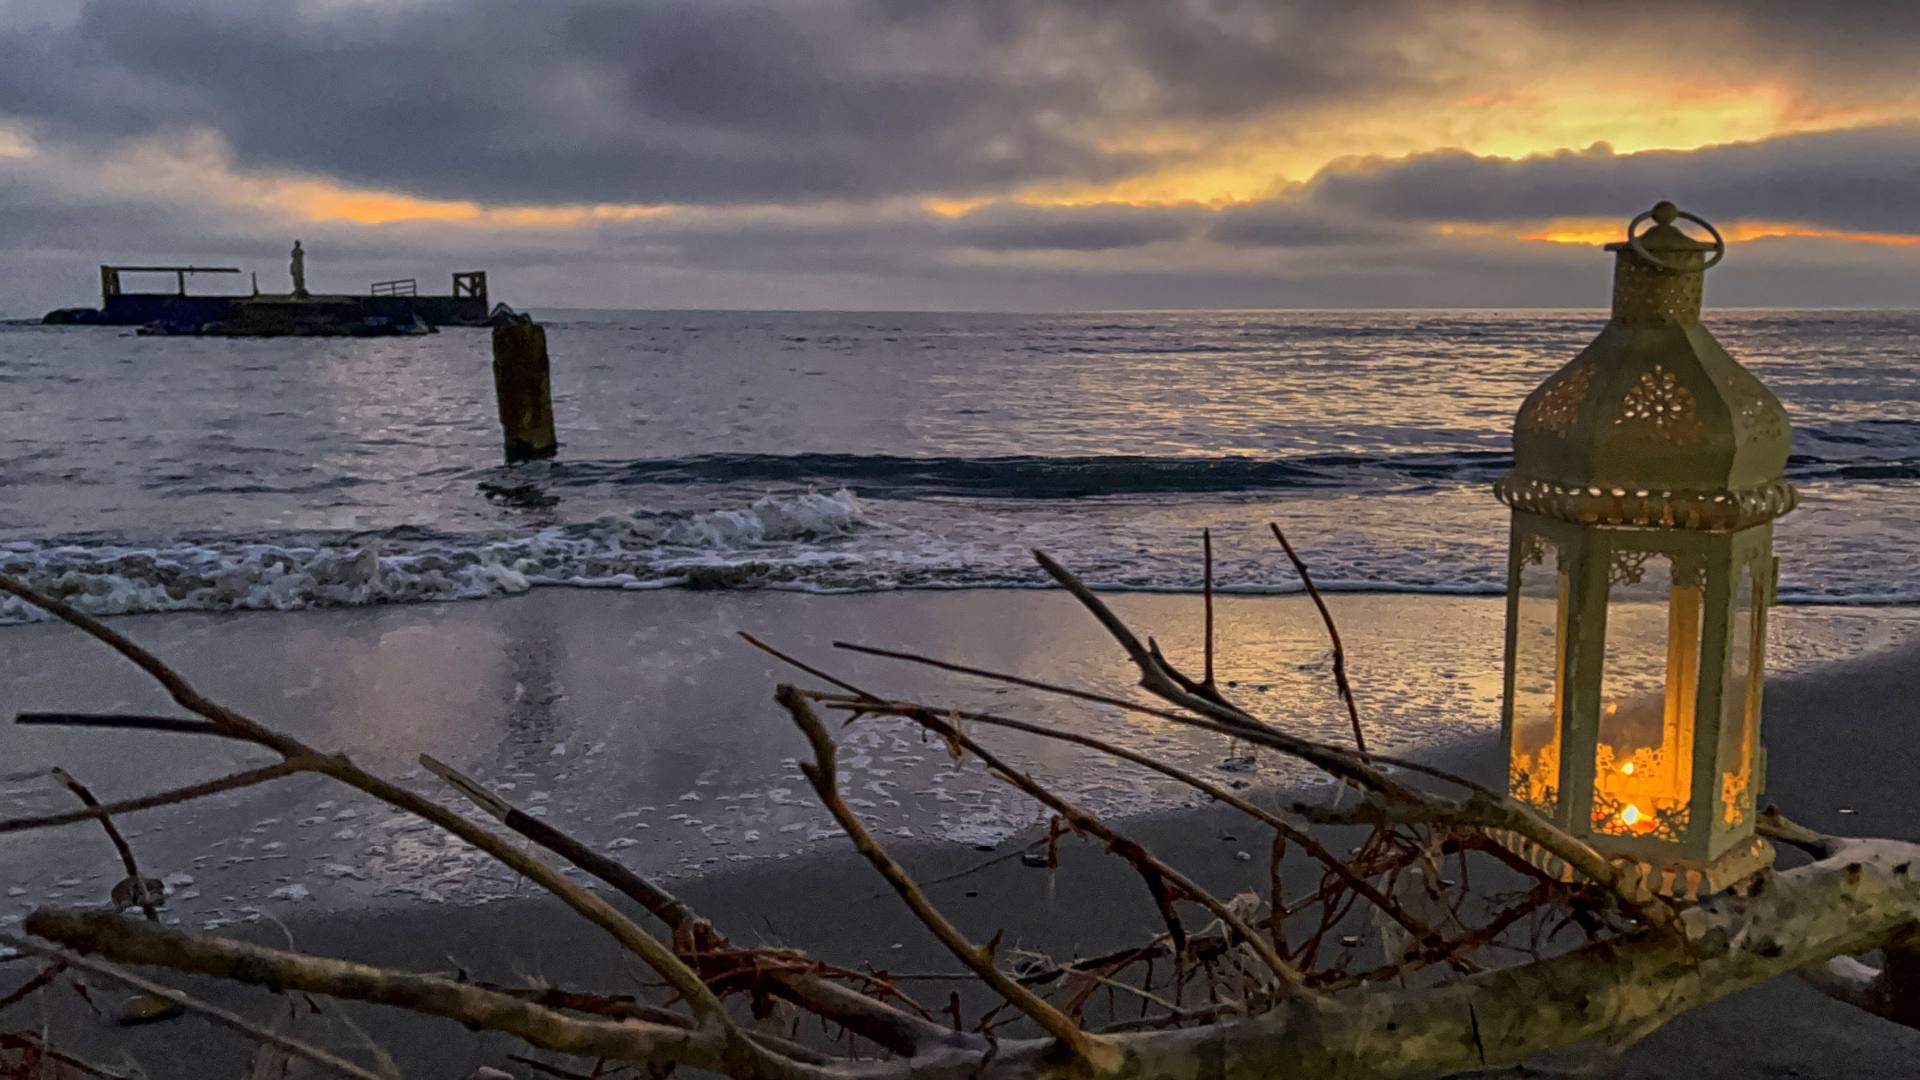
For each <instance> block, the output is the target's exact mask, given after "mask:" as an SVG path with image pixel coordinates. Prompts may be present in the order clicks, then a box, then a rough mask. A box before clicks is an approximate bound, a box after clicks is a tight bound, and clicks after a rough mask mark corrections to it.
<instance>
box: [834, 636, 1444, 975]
mask: <svg viewBox="0 0 1920 1080" xmlns="http://www.w3.org/2000/svg"><path fill="white" fill-rule="evenodd" d="M869 651H875V652H878V651H879V650H869ZM820 700H823V701H824V702H826V703H828V704H831V705H832V706H833V707H835V708H862V707H863V706H858V705H849V704H844V703H842V702H840V701H839V700H838V699H830V698H829V699H820ZM865 708H866V711H868V712H875V713H891V714H894V715H899V716H908V717H913V716H914V715H915V714H921V713H933V712H936V711H937V712H938V713H940V714H943V715H945V716H950V717H954V718H956V719H962V720H966V721H969V722H972V723H980V724H988V725H991V726H994V727H1002V728H1007V729H1009V730H1012V731H1023V732H1026V733H1027V734H1029V735H1038V736H1040V737H1041V738H1046V739H1054V740H1057V741H1059V742H1068V743H1073V744H1074V745H1076V746H1085V747H1087V748H1089V749H1092V750H1098V751H1100V752H1101V753H1103V754H1107V755H1110V756H1112V757H1116V758H1119V759H1120V760H1122V761H1127V762H1131V763H1132V764H1135V765H1139V766H1140V767H1142V768H1146V769H1151V770H1153V771H1154V772H1157V773H1159V774H1161V775H1162V776H1166V777H1169V778H1171V779H1174V780H1177V781H1179V782H1180V783H1182V784H1185V785H1187V786H1188V787H1191V788H1193V789H1194V790H1195V791H1199V792H1201V793H1203V794H1205V795H1207V796H1208V797H1210V798H1213V799H1216V800H1218V801H1220V802H1223V803H1225V804H1227V805H1228V806H1231V807H1233V808H1234V809H1235V810H1238V811H1240V812H1241V813H1243V814H1246V815H1247V816H1249V817H1251V818H1253V819H1255V820H1256V821H1259V822H1261V823H1262V824H1264V825H1266V826H1268V827H1269V828H1271V829H1273V830H1274V832H1275V834H1276V836H1277V837H1283V838H1285V839H1287V840H1291V841H1292V842H1294V843H1296V844H1298V845H1300V848H1301V850H1303V851H1305V852H1307V853H1308V854H1309V855H1311V856H1312V857H1313V858H1314V859H1315V860H1317V861H1318V862H1320V863H1321V865H1323V866H1325V867H1326V868H1327V869H1328V870H1329V871H1331V872H1332V873H1333V874H1335V875H1337V876H1338V877H1339V878H1340V879H1341V880H1342V881H1344V882H1345V883H1346V884H1347V885H1348V886H1349V887H1350V888H1352V889H1354V890H1355V891H1357V892H1359V893H1361V894H1362V895H1363V896H1365V897H1366V898H1367V899H1368V900H1369V901H1371V902H1372V903H1373V904H1374V905H1375V906H1376V907H1378V908H1380V910H1381V911H1383V912H1385V913H1386V914H1387V915H1388V916H1389V917H1390V918H1392V919H1393V920H1394V921H1395V922H1397V923H1399V924H1400V925H1401V926H1402V927H1404V928H1405V929H1406V930H1407V931H1408V932H1409V933H1411V934H1413V935H1414V937H1415V938H1417V939H1421V940H1425V939H1427V938H1430V937H1433V936H1434V932H1433V930H1432V929H1431V928H1430V927H1427V926H1425V925H1423V924H1422V923H1420V922H1419V921H1418V920H1417V919H1414V918H1413V917H1412V916H1411V915H1409V914H1407V912H1406V910H1405V908H1403V907H1402V906H1401V905H1400V904H1399V903H1398V902H1397V901H1395V900H1394V899H1393V898H1392V897H1389V896H1387V895H1386V894H1384V893H1382V892H1380V891H1379V890H1378V889H1376V888H1375V887H1374V886H1373V884H1372V883H1371V882H1369V881H1367V880H1366V879H1365V878H1363V877H1360V876H1359V875H1358V874H1355V873H1354V871H1353V868H1352V867H1350V866H1348V865H1347V863H1346V861H1345V860H1343V859H1341V858H1340V857H1339V856H1338V855H1336V854H1334V853H1333V852H1332V851H1330V850H1328V849H1327V847H1326V845H1324V844H1322V843H1320V841H1318V840H1316V839H1315V838H1314V837H1313V836H1312V834H1310V833H1307V832H1305V831H1304V830H1302V829H1299V828H1297V827H1296V826H1294V825H1292V824H1291V823H1289V822H1287V821H1286V820H1285V819H1283V818H1280V817H1277V816H1275V815H1274V814H1272V813H1269V812H1268V811H1266V810H1263V809H1261V808H1260V807H1258V806H1256V805H1254V804H1253V803H1251V802H1248V801H1247V800H1246V799H1243V798H1241V797H1240V796H1238V795H1236V794H1234V793H1233V792H1231V791H1229V790H1227V789H1226V788H1223V787H1221V786H1220V785H1218V784H1215V783H1212V782H1210V781H1208V780H1205V779H1203V778H1201V777H1199V776H1197V775H1195V774H1194V773H1191V772H1188V771H1187V770H1185V769H1182V768H1180V767H1178V766H1176V765H1170V764H1168V763H1166V762H1164V761H1161V760H1160V759H1158V758H1155V757H1153V756H1151V755H1149V754H1142V753H1140V752H1138V751H1135V750H1129V749H1127V748H1126V747H1124V746H1120V745H1119V744H1117V743H1112V742H1108V741H1106V740H1104V739H1097V738H1094V737H1093V736H1091V735H1081V734H1078V733H1077V732H1072V731H1067V730H1065V729H1062V728H1055V727H1047V726H1045V725H1042V724H1034V723H1029V722H1027V721H1024V720H1015V719H1012V718H1010V717H1004V716H998V715H995V714H992V713H981V712H971V711H966V710H953V709H941V710H932V709H929V708H927V707H926V706H924V705H915V704H912V703H909V702H887V703H885V704H884V705H879V706H865ZM1277 940H1278V939H1276V941H1277Z"/></svg>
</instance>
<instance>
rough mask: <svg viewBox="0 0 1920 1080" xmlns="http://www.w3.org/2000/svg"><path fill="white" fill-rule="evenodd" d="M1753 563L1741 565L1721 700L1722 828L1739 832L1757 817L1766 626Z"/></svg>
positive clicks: (1720, 811) (1735, 589)
mask: <svg viewBox="0 0 1920 1080" xmlns="http://www.w3.org/2000/svg"><path fill="white" fill-rule="evenodd" d="M1753 566H1754V564H1753V562H1752V561H1751V560H1748V561H1743V562H1742V563H1740V565H1739V567H1738V570H1737V576H1736V577H1735V579H1734V586H1733V619H1732V621H1731V622H1730V623H1728V626H1727V648H1728V651H1729V654H1730V655H1729V656H1728V658H1727V685H1726V692H1725V693H1724V694H1723V695H1722V696H1721V699H1720V700H1721V720H1720V756H1719V761H1720V766H1721V768H1722V769H1723V770H1724V771H1723V772H1722V773H1721V775H1720V799H1719V805H1718V812H1719V815H1720V826H1721V828H1722V829H1736V828H1738V827H1740V826H1741V825H1744V824H1745V823H1746V822H1747V821H1748V820H1749V819H1750V818H1752V816H1753V803H1754V794H1755V791H1754V775H1753V773H1754V765H1755V760H1754V759H1755V756H1756V755H1755V753H1754V743H1755V736H1756V731H1755V728H1756V726H1757V725H1758V723H1759V719H1760V665H1761V661H1762V660H1763V658H1764V657H1765V648H1766V646H1765V638H1764V635H1765V633H1766V627H1765V626H1764V624H1763V621H1762V617H1761V615H1760V611H1759V609H1758V607H1757V606H1756V604H1755V603H1754V581H1753Z"/></svg>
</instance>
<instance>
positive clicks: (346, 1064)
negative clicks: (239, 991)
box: [0, 913, 394, 1080]
mask: <svg viewBox="0 0 1920 1080" xmlns="http://www.w3.org/2000/svg"><path fill="white" fill-rule="evenodd" d="M90 917H92V918H97V919H102V920H110V921H112V922H113V923H114V924H115V925H117V926H122V927H136V928H137V927H145V928H146V929H148V930H149V931H153V932H161V933H164V932H165V931H160V930H159V929H158V927H157V926H155V925H154V924H152V923H134V922H128V921H126V920H124V919H120V918H118V917H116V916H113V915H105V914H97V913H96V914H91V915H90ZM35 933H37V931H36V932H35ZM39 936H40V937H49V938H50V935H46V934H40V935H39ZM0 940H4V941H6V942H7V943H8V944H9V945H12V946H13V947H14V948H16V949H20V950H22V951H25V952H31V953H37V954H39V955H41V956H44V957H46V958H47V959H49V960H52V961H54V962H55V963H57V964H59V965H60V966H62V967H66V968H71V969H74V970H76V971H85V972H88V973H89V974H92V975H97V976H99V977H100V978H103V979H108V980H111V981H113V982H117V983H119V984H121V985H122V986H126V987H129V988H131V989H134V990H138V991H140V992H141V993H143V994H149V995H152V996H153V997H157V998H164V999H165V1000H167V1001H170V1002H172V1003H173V1004H174V1005H176V1006H178V1007H179V1008H181V1009H183V1010H185V1011H187V1012H191V1013H197V1014H198V1015H200V1016H203V1017H206V1018H207V1019H208V1020H209V1021H212V1022H213V1023H215V1024H218V1025H219V1026H221V1027H224V1028H230V1029H232V1030H234V1031H237V1032H239V1033H241V1034H242V1035H245V1036H246V1037H247V1038H249V1039H252V1040H254V1041H255V1042H257V1043H260V1044H261V1045H262V1046H271V1047H273V1048H275V1049H276V1050H279V1051H281V1052H283V1053H286V1054H289V1055H291V1056H293V1057H296V1058H302V1059H304V1060H307V1061H311V1062H313V1063H314V1064H315V1065H319V1066H321V1067H322V1068H325V1069H329V1070H331V1071H333V1072H336V1073H339V1074H340V1075H341V1076H346V1077H351V1078H353V1080H394V1078H392V1077H383V1076H381V1075H380V1074H378V1073H375V1072H372V1071H369V1070H368V1069H366V1068H364V1067H362V1066H359V1065H356V1064H354V1063H353V1062H351V1061H348V1060H347V1059H345V1058H343V1057H340V1056H338V1055H336V1054H330V1053H328V1052H327V1051H325V1050H322V1049H320V1048H319V1047H316V1046H309V1045H308V1044H306V1043H303V1042H301V1041H300V1040H298V1039H295V1038H292V1037H290V1036H287V1035H284V1034H282V1033H280V1032H277V1031H274V1030H272V1029H270V1028H265V1027H262V1026H260V1025H259V1024H256V1023H254V1022H253V1021H251V1020H248V1019H247V1018H245V1017H243V1016H241V1015H239V1014H238V1013H234V1012H230V1011H228V1010H226V1009H222V1008H220V1007H219V1006H217V1005H213V1004H210V1003H208V1002H205V1001H201V1000H200V999H199V998H196V997H194V996H193V995H191V994H187V993H184V992H182V991H179V990H175V989H174V988H172V987H170V986H162V985H160V984H159V983H156V982H154V981H152V980H151V979H146V978H142V977H141V976H139V975H136V974H134V973H133V972H131V971H125V970H123V969H121V968H119V967H116V966H114V965H113V964H109V963H103V962H101V961H99V960H95V959H92V958H90V957H87V956H82V955H78V954H76V953H75V952H73V951H71V950H68V949H63V948H59V947H56V946H52V945H48V944H47V943H46V942H44V941H35V940H34V939H32V938H28V937H22V936H20V935H18V934H0ZM53 940H57V939H53ZM82 951H83V952H96V951H106V950H94V949H87V948H84V947H82ZM129 962H131V963H143V962H144V961H141V960H138V959H130V960H129Z"/></svg>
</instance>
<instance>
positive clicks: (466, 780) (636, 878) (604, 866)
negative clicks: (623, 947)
mask: <svg viewBox="0 0 1920 1080" xmlns="http://www.w3.org/2000/svg"><path fill="white" fill-rule="evenodd" d="M419 760H420V764H421V765H423V766H425V767H426V769H427V771H428V772H431V773H433V774H434V775H435V776H437V777H439V778H440V779H442V780H444V781H446V782H447V784H448V785H449V786H450V787H452V788H453V789H454V790H455V791H458V792H459V793H460V794H462V795H464V796H466V797H467V798H468V799H469V800H471V801H472V802H473V803H474V805H476V806H478V807H479V808H480V809H482V810H485V811H486V812H487V813H488V814H491V815H492V816H493V817H495V818H497V819H499V821H500V822H501V824H503V825H505V826H506V827H507V828H509V829H512V830H513V831H514V832H517V833H519V834H520V835H522V836H524V837H526V838H527V839H529V840H531V841H533V842H534V843H536V844H539V845H540V846H541V847H543V848H546V849H547V850H549V851H551V852H553V853H554V854H556V855H559V856H560V857H561V858H563V859H565V860H567V861H568V862H570V863H572V864H573V865H575V866H577V867H579V868H580V869H582V870H585V871H586V872H587V873H589V874H592V875H593V876H594V877H596V878H599V879H600V880H601V881H604V882H606V883H607V884H609V885H611V886H613V887H614V888H616V889H618V890H620V892H621V893H622V894H623V895H625V896H626V897H628V898H629V899H631V900H633V901H634V902H636V903H638V904H639V905H640V906H641V907H644V908H646V909H647V911H648V912H650V913H652V915H653V916H654V917H655V918H657V919H659V920H660V921H661V922H663V923H666V924H667V928H668V929H670V930H672V931H674V932H675V934H678V933H679V932H680V931H681V929H682V927H685V926H687V925H688V924H689V923H690V922H691V921H693V920H697V919H699V916H697V915H695V914H694V912H693V909H692V908H690V907H688V906H687V905H686V904H685V903H682V902H681V901H680V900H678V899H676V898H675V897H674V895H673V894H672V893H669V892H667V891H666V890H665V889H662V888H660V887H659V886H658V885H655V884H654V883H653V882H651V881H648V880H647V879H646V878H643V877H641V876H640V875H639V874H636V873H634V872H633V871H632V870H629V869H627V868H626V867H625V866H622V865H621V864H620V863H618V862H616V861H614V860H613V859H610V858H608V857H607V856H605V855H602V854H600V853H599V852H597V851H595V850H593V849H592V848H590V847H588V846H587V845H585V844H583V843H581V842H580V841H578V840H575V839H574V838H573V837H571V836H568V835H567V834H566V833H564V832H561V831H560V830H559V829H557V828H554V827H553V826H552V825H549V824H547V823H546V822H544V821H541V820H540V819H539V818H536V817H534V816H533V815H531V814H527V813H524V812H522V811H521V810H520V809H518V808H517V807H515V806H514V805H513V804H512V803H509V802H507V801H506V800H505V799H502V798H500V797H499V796H498V795H495V794H494V793H493V792H491V791H488V790H487V789H486V788H484V787H482V786H480V784H479V782H478V781H476V780H474V779H473V778H471V777H469V776H467V775H466V774H464V773H462V772H460V771H459V770H458V769H455V768H454V767H453V766H451V765H448V764H446V763H445V762H443V761H441V760H439V759H438V758H436V757H434V756H433V755H432V754H421V755H420V759H419ZM701 921H703V922H704V920H701Z"/></svg>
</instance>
